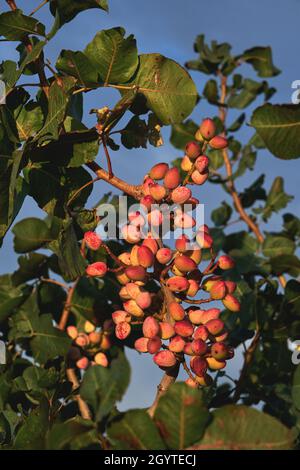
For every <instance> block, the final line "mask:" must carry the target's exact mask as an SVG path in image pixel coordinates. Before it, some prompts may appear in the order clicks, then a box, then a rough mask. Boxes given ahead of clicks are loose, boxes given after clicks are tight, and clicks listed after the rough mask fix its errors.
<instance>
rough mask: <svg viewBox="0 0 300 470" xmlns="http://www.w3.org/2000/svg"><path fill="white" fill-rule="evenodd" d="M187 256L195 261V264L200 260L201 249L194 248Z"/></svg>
mask: <svg viewBox="0 0 300 470" xmlns="http://www.w3.org/2000/svg"><path fill="white" fill-rule="evenodd" d="M188 256H189V258H191V259H192V260H193V261H195V263H196V264H199V263H200V262H201V260H202V251H201V249H200V248H199V247H196V248H194V250H193V251H192V253H191V254H188Z"/></svg>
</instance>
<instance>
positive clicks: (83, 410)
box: [66, 369, 92, 419]
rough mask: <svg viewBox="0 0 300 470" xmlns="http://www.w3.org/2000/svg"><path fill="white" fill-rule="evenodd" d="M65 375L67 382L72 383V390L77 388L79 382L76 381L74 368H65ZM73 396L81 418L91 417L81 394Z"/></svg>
mask: <svg viewBox="0 0 300 470" xmlns="http://www.w3.org/2000/svg"><path fill="white" fill-rule="evenodd" d="M66 375H67V378H68V380H69V382H71V384H72V390H77V389H79V382H78V379H77V376H76V373H75V370H74V369H67V370H66ZM74 397H75V399H76V401H77V403H78V408H79V411H80V414H81V416H82V418H83V419H92V417H91V412H90V409H89V407H88V405H87V404H86V402H85V401H84V400H83V399H82V398H81V396H80V395H79V394H77V395H74Z"/></svg>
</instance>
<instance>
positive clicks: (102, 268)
mask: <svg viewBox="0 0 300 470" xmlns="http://www.w3.org/2000/svg"><path fill="white" fill-rule="evenodd" d="M85 272H86V274H87V275H88V276H91V277H104V276H105V274H106V273H107V265H106V264H105V263H103V261H96V263H92V264H89V265H88V267H87V268H86V270H85Z"/></svg>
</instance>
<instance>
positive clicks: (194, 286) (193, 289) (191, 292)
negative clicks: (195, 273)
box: [186, 279, 199, 297]
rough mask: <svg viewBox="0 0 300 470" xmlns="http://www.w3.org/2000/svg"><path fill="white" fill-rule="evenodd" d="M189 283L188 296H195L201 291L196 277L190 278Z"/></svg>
mask: <svg viewBox="0 0 300 470" xmlns="http://www.w3.org/2000/svg"><path fill="white" fill-rule="evenodd" d="M188 283H189V288H188V290H187V291H186V295H187V296H188V297H195V295H196V294H197V292H198V291H199V284H198V282H197V281H195V280H194V279H188Z"/></svg>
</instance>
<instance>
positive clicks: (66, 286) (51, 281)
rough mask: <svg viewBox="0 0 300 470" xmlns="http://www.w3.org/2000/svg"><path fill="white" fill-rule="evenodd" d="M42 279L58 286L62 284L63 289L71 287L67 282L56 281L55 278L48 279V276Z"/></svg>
mask: <svg viewBox="0 0 300 470" xmlns="http://www.w3.org/2000/svg"><path fill="white" fill-rule="evenodd" d="M40 280H41V281H42V282H48V283H49V284H56V285H57V286H60V287H62V288H63V289H69V286H68V285H67V284H64V283H63V282H59V281H56V280H55V279H48V278H46V277H41V279H40Z"/></svg>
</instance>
